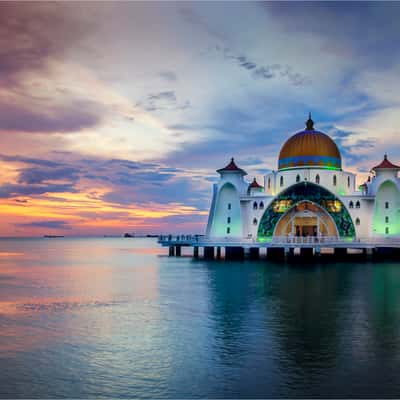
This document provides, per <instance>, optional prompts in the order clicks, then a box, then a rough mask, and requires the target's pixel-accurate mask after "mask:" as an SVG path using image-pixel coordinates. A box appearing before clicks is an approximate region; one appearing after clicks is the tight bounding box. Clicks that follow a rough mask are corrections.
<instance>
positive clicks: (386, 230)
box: [385, 227, 389, 235]
mask: <svg viewBox="0 0 400 400" xmlns="http://www.w3.org/2000/svg"><path fill="white" fill-rule="evenodd" d="M385 233H386V235H388V234H389V227H386V228H385Z"/></svg>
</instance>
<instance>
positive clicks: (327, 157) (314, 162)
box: [278, 115, 342, 169]
mask: <svg viewBox="0 0 400 400" xmlns="http://www.w3.org/2000/svg"><path fill="white" fill-rule="evenodd" d="M306 125H307V128H306V129H305V130H304V131H301V132H298V133H296V134H295V135H293V136H292V137H290V138H289V139H288V140H287V141H286V143H285V144H284V145H283V147H282V149H281V152H280V153H279V161H278V169H289V168H302V167H315V168H326V169H341V168H342V159H341V156H340V152H339V149H338V147H337V146H336V143H335V142H334V141H333V140H332V139H331V138H330V137H329V136H328V135H326V134H325V133H322V132H318V131H315V130H314V122H313V120H312V119H311V115H310V116H309V118H308V121H307V122H306Z"/></svg>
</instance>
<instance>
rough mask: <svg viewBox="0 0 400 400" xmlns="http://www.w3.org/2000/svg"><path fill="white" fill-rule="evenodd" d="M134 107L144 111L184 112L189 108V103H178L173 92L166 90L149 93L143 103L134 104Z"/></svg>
mask: <svg viewBox="0 0 400 400" xmlns="http://www.w3.org/2000/svg"><path fill="white" fill-rule="evenodd" d="M136 106H137V107H140V108H143V109H145V110H146V111H159V110H185V109H187V108H189V107H190V101H188V100H186V101H184V102H183V103H178V100H177V97H176V94H175V92H174V91H173V90H166V91H162V92H158V93H150V94H149V95H148V96H147V98H146V99H145V100H144V101H140V102H138V103H136Z"/></svg>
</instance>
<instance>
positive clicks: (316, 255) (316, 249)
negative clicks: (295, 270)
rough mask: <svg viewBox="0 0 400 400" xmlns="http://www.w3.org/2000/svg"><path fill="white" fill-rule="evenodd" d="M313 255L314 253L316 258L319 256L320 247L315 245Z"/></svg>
mask: <svg viewBox="0 0 400 400" xmlns="http://www.w3.org/2000/svg"><path fill="white" fill-rule="evenodd" d="M314 255H315V257H317V258H319V257H321V247H319V246H317V247H316V248H315V251H314Z"/></svg>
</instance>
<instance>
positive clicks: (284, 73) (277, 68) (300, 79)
mask: <svg viewBox="0 0 400 400" xmlns="http://www.w3.org/2000/svg"><path fill="white" fill-rule="evenodd" d="M216 50H217V51H218V52H222V54H223V56H224V58H225V59H227V60H233V61H235V62H236V63H237V65H238V66H239V67H241V68H243V69H245V70H246V71H249V72H250V74H251V76H252V77H253V78H254V79H266V80H268V79H279V78H281V79H287V81H288V82H289V83H290V84H291V85H293V86H308V85H310V84H311V83H312V81H311V79H310V78H308V77H306V76H305V75H303V74H301V73H299V72H296V71H294V69H293V67H291V66H289V65H281V64H278V63H274V64H271V65H259V64H257V63H256V62H254V61H253V60H249V59H248V58H247V57H246V56H244V55H240V56H238V55H235V54H232V52H231V50H230V49H228V48H225V49H223V50H222V49H221V48H220V47H219V46H216Z"/></svg>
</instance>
